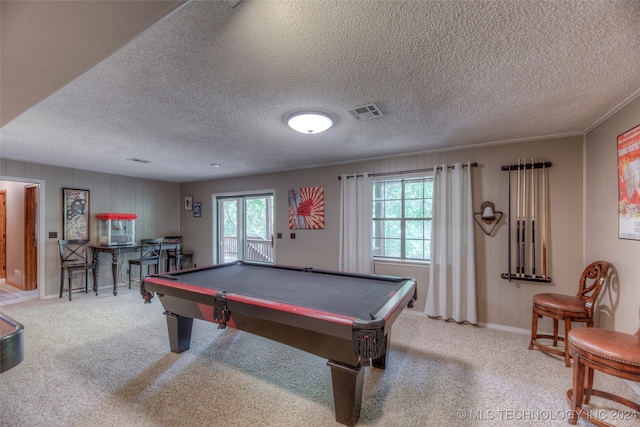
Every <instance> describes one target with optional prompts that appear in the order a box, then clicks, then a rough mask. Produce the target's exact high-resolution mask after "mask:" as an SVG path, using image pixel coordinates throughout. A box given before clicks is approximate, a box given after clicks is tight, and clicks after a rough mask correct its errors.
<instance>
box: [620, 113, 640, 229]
mask: <svg viewBox="0 0 640 427" xmlns="http://www.w3.org/2000/svg"><path fill="white" fill-rule="evenodd" d="M618 238H619V239H631V240H640V125H638V126H636V127H634V128H633V129H630V130H628V131H627V132H625V133H623V134H622V135H619V136H618Z"/></svg>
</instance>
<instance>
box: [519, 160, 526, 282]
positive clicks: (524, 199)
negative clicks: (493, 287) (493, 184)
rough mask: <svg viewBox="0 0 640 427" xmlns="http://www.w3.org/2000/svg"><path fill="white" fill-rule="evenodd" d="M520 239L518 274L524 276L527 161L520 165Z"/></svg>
mask: <svg viewBox="0 0 640 427" xmlns="http://www.w3.org/2000/svg"><path fill="white" fill-rule="evenodd" d="M522 169H523V171H522V237H521V238H520V245H521V246H522V247H521V248H520V256H521V257H522V260H521V262H520V273H521V275H522V276H524V270H525V265H526V263H527V256H526V254H527V240H526V239H527V230H526V228H527V161H526V159H524V161H523V163H522Z"/></svg>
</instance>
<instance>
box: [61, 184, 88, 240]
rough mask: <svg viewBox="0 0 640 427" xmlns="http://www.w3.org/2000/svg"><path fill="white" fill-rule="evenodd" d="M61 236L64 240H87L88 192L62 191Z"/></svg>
mask: <svg viewBox="0 0 640 427" xmlns="http://www.w3.org/2000/svg"><path fill="white" fill-rule="evenodd" d="M62 206H63V210H64V211H63V212H62V230H63V232H62V235H63V239H65V240H89V190H78V189H75V188H63V189H62Z"/></svg>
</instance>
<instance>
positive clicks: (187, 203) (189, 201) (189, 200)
mask: <svg viewBox="0 0 640 427" xmlns="http://www.w3.org/2000/svg"><path fill="white" fill-rule="evenodd" d="M191 209H193V196H186V197H185V198H184V210H185V211H190V210H191Z"/></svg>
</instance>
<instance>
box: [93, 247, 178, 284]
mask: <svg viewBox="0 0 640 427" xmlns="http://www.w3.org/2000/svg"><path fill="white" fill-rule="evenodd" d="M89 247H90V248H91V252H92V254H93V262H94V263H95V264H96V266H98V272H99V271H100V268H99V267H100V257H99V256H98V255H99V254H100V253H102V252H106V253H110V254H111V274H112V277H113V295H118V274H119V273H120V264H119V261H120V260H122V259H123V258H122V257H121V256H120V255H121V254H126V253H129V252H136V251H138V252H139V251H140V245H111V246H103V245H89ZM171 249H176V250H179V251H181V250H182V243H162V250H163V251H165V250H171ZM160 264H162V263H160ZM156 273H159V272H156ZM99 276H100V274H98V277H99ZM96 289H97V286H96Z"/></svg>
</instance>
